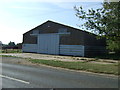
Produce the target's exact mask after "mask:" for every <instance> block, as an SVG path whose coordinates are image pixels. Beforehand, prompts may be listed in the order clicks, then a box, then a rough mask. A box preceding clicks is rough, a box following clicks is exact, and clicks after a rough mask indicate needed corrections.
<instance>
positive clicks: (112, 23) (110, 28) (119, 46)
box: [74, 2, 120, 52]
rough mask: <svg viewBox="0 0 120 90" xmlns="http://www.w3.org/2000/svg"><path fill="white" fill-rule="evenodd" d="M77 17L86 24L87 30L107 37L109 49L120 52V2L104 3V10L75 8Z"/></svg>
mask: <svg viewBox="0 0 120 90" xmlns="http://www.w3.org/2000/svg"><path fill="white" fill-rule="evenodd" d="M74 9H75V11H76V16H77V17H78V18H80V19H83V20H85V21H86V22H85V23H84V24H83V25H82V26H85V27H86V29H88V30H92V31H94V32H97V34H98V36H100V37H101V36H102V37H105V38H106V40H107V45H108V48H109V49H110V50H112V51H115V52H120V18H119V17H120V2H103V3H102V8H98V9H96V10H95V9H92V8H91V9H88V12H85V10H83V8H82V6H80V7H76V6H75V7H74Z"/></svg>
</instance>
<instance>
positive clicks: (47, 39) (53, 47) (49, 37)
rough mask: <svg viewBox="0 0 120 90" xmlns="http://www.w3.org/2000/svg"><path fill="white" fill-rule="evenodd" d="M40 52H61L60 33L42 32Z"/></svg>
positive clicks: (39, 41)
mask: <svg viewBox="0 0 120 90" xmlns="http://www.w3.org/2000/svg"><path fill="white" fill-rule="evenodd" d="M38 53H45V54H59V35H58V34H40V35H39V36H38Z"/></svg>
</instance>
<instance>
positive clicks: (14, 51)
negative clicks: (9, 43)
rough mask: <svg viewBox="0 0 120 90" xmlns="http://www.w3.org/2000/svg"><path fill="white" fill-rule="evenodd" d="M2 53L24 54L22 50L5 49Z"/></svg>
mask: <svg viewBox="0 0 120 90" xmlns="http://www.w3.org/2000/svg"><path fill="white" fill-rule="evenodd" d="M0 53H22V50H21V49H3V50H1V51H0Z"/></svg>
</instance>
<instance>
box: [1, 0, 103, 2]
mask: <svg viewBox="0 0 120 90" xmlns="http://www.w3.org/2000/svg"><path fill="white" fill-rule="evenodd" d="M1 1H4V2H101V1H103V0H84V1H83V0H1Z"/></svg>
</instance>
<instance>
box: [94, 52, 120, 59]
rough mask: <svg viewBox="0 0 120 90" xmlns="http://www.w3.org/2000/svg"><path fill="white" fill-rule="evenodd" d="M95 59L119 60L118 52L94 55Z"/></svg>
mask: <svg viewBox="0 0 120 90" xmlns="http://www.w3.org/2000/svg"><path fill="white" fill-rule="evenodd" d="M95 58H97V59H112V60H120V54H115V53H112V54H106V55H99V56H96V57H95Z"/></svg>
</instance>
